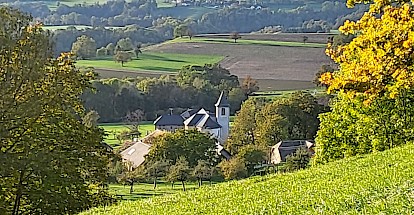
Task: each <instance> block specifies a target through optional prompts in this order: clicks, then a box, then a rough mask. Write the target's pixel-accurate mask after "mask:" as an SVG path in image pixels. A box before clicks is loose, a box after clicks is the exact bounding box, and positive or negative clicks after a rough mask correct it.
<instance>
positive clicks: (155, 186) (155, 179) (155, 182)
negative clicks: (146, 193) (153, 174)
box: [154, 178, 157, 190]
mask: <svg viewBox="0 0 414 215" xmlns="http://www.w3.org/2000/svg"><path fill="white" fill-rule="evenodd" d="M155 188H157V178H154V190H155Z"/></svg>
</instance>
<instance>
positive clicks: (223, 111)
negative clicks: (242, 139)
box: [154, 92, 230, 144]
mask: <svg viewBox="0 0 414 215" xmlns="http://www.w3.org/2000/svg"><path fill="white" fill-rule="evenodd" d="M215 107H216V111H215V113H210V112H208V111H206V110H205V109H204V108H201V109H200V110H192V109H188V110H187V111H185V112H184V113H181V114H180V115H172V114H165V115H162V116H160V117H158V118H157V119H156V120H155V121H154V124H155V129H158V130H165V131H172V132H173V131H175V130H176V129H197V130H198V131H200V132H204V133H209V134H211V135H212V136H213V137H215V138H217V140H218V141H219V143H220V144H223V143H224V142H225V141H226V140H227V138H228V136H229V131H230V105H229V102H228V101H227V98H226V96H225V95H224V92H221V94H220V97H219V98H218V100H217V102H216V104H215Z"/></svg>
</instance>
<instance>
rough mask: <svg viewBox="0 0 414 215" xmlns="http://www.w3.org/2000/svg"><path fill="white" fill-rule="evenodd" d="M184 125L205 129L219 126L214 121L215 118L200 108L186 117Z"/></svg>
mask: <svg viewBox="0 0 414 215" xmlns="http://www.w3.org/2000/svg"><path fill="white" fill-rule="evenodd" d="M184 125H186V126H194V127H198V128H206V129H217V128H221V125H220V124H218V123H217V122H216V120H215V118H213V117H211V115H210V114H209V113H208V112H207V111H206V110H204V109H200V110H199V111H198V112H197V113H196V114H194V115H192V116H191V117H190V118H188V119H186V120H185V121H184Z"/></svg>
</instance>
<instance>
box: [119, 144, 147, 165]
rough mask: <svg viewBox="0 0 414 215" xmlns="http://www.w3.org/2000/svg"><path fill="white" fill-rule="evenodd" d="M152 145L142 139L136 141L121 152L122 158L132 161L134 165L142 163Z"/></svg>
mask: <svg viewBox="0 0 414 215" xmlns="http://www.w3.org/2000/svg"><path fill="white" fill-rule="evenodd" d="M149 149H150V145H148V144H145V143H143V142H141V141H138V142H136V143H134V144H133V145H132V146H130V147H128V148H127V149H125V150H124V151H122V152H121V156H122V159H124V160H127V161H129V162H131V163H132V165H133V166H134V167H137V166H139V165H141V164H142V163H143V162H144V161H145V155H147V154H148V152H149Z"/></svg>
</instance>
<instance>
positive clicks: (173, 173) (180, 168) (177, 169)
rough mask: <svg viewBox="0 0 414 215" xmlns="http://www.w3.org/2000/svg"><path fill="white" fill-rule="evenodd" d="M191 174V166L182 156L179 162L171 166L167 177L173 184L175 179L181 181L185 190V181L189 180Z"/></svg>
mask: <svg viewBox="0 0 414 215" xmlns="http://www.w3.org/2000/svg"><path fill="white" fill-rule="evenodd" d="M189 176H190V167H189V166H188V161H187V160H186V159H185V157H180V158H179V159H178V160H177V162H175V164H174V165H172V166H171V167H170V168H169V170H168V174H167V175H166V178H167V180H168V181H170V182H171V183H172V184H173V186H174V182H175V181H181V184H182V186H183V191H185V181H187V180H188V178H189Z"/></svg>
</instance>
